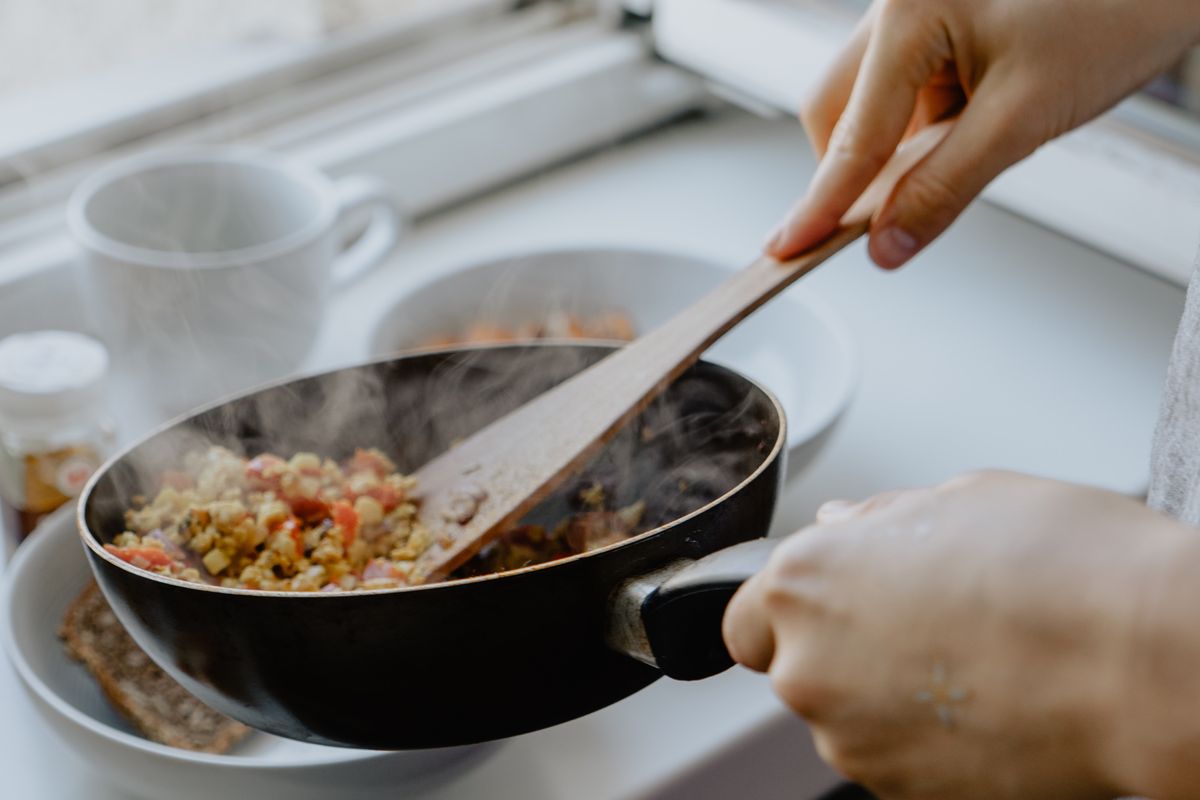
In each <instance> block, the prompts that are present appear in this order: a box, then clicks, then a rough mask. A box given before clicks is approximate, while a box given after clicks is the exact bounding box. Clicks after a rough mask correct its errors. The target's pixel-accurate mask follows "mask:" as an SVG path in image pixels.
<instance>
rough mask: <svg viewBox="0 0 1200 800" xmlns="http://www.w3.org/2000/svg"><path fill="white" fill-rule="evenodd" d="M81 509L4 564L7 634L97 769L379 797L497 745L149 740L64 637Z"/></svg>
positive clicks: (155, 779)
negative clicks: (381, 747) (201, 746)
mask: <svg viewBox="0 0 1200 800" xmlns="http://www.w3.org/2000/svg"><path fill="white" fill-rule="evenodd" d="M73 510H74V509H71V508H68V509H65V510H63V511H60V512H58V513H57V514H55V515H54V516H52V517H50V518H48V519H47V520H46V521H45V522H43V523H42V525H41V526H40V527H39V528H38V529H37V530H36V531H35V532H34V533H33V534H32V535H31V536H30V537H29V539H28V540H27V541H26V542H25V543H24V544H23V545H21V547H19V548H18V549H17V553H16V556H15V557H14V559H13V561H12V562H11V563H10V564H9V566H8V569H7V579H6V581H5V584H6V585H5V587H4V605H3V613H2V615H0V638H2V640H3V644H4V649H5V650H6V651H7V653H8V656H9V658H10V659H11V660H12V663H13V665H14V667H15V668H16V671H17V674H18V675H19V676H20V678H21V682H22V684H23V685H24V687H25V689H26V691H27V692H28V694H29V696H30V697H31V698H32V699H33V704H34V706H35V707H36V708H37V710H38V712H39V713H40V714H41V716H42V718H43V719H44V720H45V721H46V722H47V723H48V724H49V726H50V728H51V729H52V730H53V731H54V733H55V734H57V735H58V737H59V738H60V739H61V740H62V741H63V742H64V743H65V744H66V745H67V746H69V747H70V748H71V749H73V750H74V751H75V752H76V753H78V754H79V756H80V757H81V758H83V759H84V760H85V761H87V762H88V763H89V764H90V765H91V766H92V767H93V768H94V769H95V770H96V772H97V773H99V774H100V775H101V776H102V777H103V778H105V779H106V780H108V781H109V782H110V783H113V784H115V785H116V786H118V787H119V788H121V789H124V790H125V791H127V792H130V793H132V794H135V795H139V796H142V797H152V798H164V797H169V798H172V800H191V798H196V800H201V799H203V800H213V798H221V797H250V796H257V797H263V798H275V797H286V798H288V799H289V800H307V799H308V798H314V799H315V798H330V797H337V798H339V800H340V799H341V798H364V800H365V798H380V797H395V796H397V792H398V791H401V790H404V789H407V790H409V791H413V790H416V789H418V788H419V787H424V786H428V785H430V784H433V783H437V782H440V781H441V780H443V779H445V778H448V777H451V776H452V775H454V774H457V772H458V771H459V770H460V769H465V768H467V766H468V763H474V761H475V760H476V759H478V758H481V757H482V756H484V755H485V754H486V753H488V752H490V751H491V749H492V748H491V747H486V746H485V747H460V748H446V749H443V750H420V751H408V752H376V751H368V750H350V749H341V748H336V747H322V746H320V745H314V744H307V743H304V742H294V741H290V740H288V739H281V738H279V737H276V736H271V735H270V734H266V733H261V732H258V731H254V732H252V733H251V734H250V735H249V736H248V737H247V738H246V739H245V740H244V741H243V742H242V743H241V744H239V745H238V747H237V748H235V750H234V751H233V752H231V753H229V754H226V755H208V754H204V753H193V752H190V751H187V750H180V749H177V748H173V747H167V746H165V745H160V744H156V743H154V742H151V741H149V740H147V739H144V738H142V737H141V736H139V735H138V734H137V733H135V732H134V731H133V729H132V728H131V727H130V726H129V725H128V724H127V723H126V722H125V721H124V720H123V719H122V718H121V717H120V716H119V715H118V714H117V713H116V711H115V710H113V708H112V706H111V705H109V703H108V701H107V700H106V699H105V697H104V695H103V694H102V693H101V691H100V688H99V686H98V685H97V684H96V681H95V680H94V679H93V678H92V677H91V675H90V673H88V672H87V671H86V670H85V669H84V668H83V667H82V666H80V665H79V664H77V663H76V662H75V661H74V660H72V659H71V658H70V657H69V656H68V655H67V654H66V652H65V650H64V649H63V644H62V642H61V641H60V640H59V638H58V636H57V630H58V624H59V621H60V620H61V619H62V616H63V614H64V613H65V611H66V608H67V605H68V604H69V603H70V602H71V600H73V599H74V598H75V596H76V595H78V594H79V592H80V591H81V590H82V589H83V587H84V586H85V585H86V584H87V582H88V581H89V580H91V577H92V576H91V572H90V570H89V569H88V565H87V561H86V559H85V557H84V554H83V549H82V547H81V546H80V544H79V537H78V535H77V534H76V532H75V524H74V517H73V515H72V512H73Z"/></svg>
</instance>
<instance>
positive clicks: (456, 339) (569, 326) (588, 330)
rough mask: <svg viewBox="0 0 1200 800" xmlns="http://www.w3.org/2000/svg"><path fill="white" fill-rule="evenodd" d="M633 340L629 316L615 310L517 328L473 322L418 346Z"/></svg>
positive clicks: (562, 316) (557, 316)
mask: <svg viewBox="0 0 1200 800" xmlns="http://www.w3.org/2000/svg"><path fill="white" fill-rule="evenodd" d="M635 338H637V331H636V330H635V328H634V325H633V322H632V321H631V320H630V319H629V317H628V316H626V315H625V314H623V313H621V312H619V311H613V312H609V313H607V314H595V315H592V316H589V317H582V316H578V315H575V314H565V313H555V314H548V315H547V316H546V317H545V318H544V319H541V320H531V321H529V322H524V323H521V324H518V325H500V324H497V323H494V322H475V323H473V324H471V325H468V326H467V327H466V328H465V329H463V330H461V331H455V332H453V333H447V334H442V335H438V336H431V337H429V338H428V339H425V340H424V341H423V342H421V344H422V346H424V347H449V346H451V345H456V344H485V343H489V342H518V341H529V340H533V339H611V340H616V341H621V342H630V341H633V340H634V339H635Z"/></svg>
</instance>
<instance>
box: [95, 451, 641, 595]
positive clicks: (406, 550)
mask: <svg viewBox="0 0 1200 800" xmlns="http://www.w3.org/2000/svg"><path fill="white" fill-rule="evenodd" d="M160 480H161V484H162V486H161V488H160V489H159V491H158V493H157V494H156V495H155V496H154V498H153V499H152V500H150V501H149V502H143V503H141V504H139V505H138V506H137V507H135V508H132V509H129V510H128V511H126V513H125V524H126V528H127V530H125V531H124V532H123V533H121V534H119V535H118V536H117V537H116V538H115V539H114V540H113V542H112V543H111V544H106V545H105V549H106V550H108V551H109V552H110V553H112V554H113V555H115V556H116V557H118V558H120V559H123V560H124V561H127V562H129V563H130V564H132V565H134V566H135V567H139V568H141V569H145V570H148V571H150V572H155V573H158V574H160V575H168V576H171V577H175V578H180V579H182V580H186V581H193V582H206V583H215V584H219V585H221V586H225V587H231V588H244V589H263V590H271V591H353V590H363V589H365V590H369V589H387V588H394V587H398V586H406V585H408V584H409V575H410V573H411V571H412V566H413V562H414V561H415V560H416V558H417V557H418V556H420V555H421V553H422V552H424V550H425V548H426V547H428V546H429V544H430V543H431V541H432V535H433V532H431V531H429V530H426V529H425V527H424V526H423V525H422V524H421V523H420V522H419V521H418V520H417V506H416V503H415V501H414V500H413V497H414V492H415V489H416V486H415V481H414V480H413V479H412V478H411V477H408V476H405V475H402V474H400V473H398V472H397V471H396V466H395V464H393V463H392V461H391V460H390V459H388V457H387V456H385V455H384V454H383V453H381V452H380V451H378V450H374V449H372V450H358V451H356V452H355V454H354V455H353V456H352V457H351V458H350V459H348V460H347V461H345V462H344V463H341V464H339V463H337V462H335V461H333V460H331V459H321V458H320V457H318V456H317V455H315V454H312V453H297V454H296V455H294V456H292V457H291V458H290V459H286V460H285V459H283V458H281V457H279V456H276V455H272V454H269V453H264V454H261V455H258V456H255V457H253V458H249V459H247V458H243V457H241V456H238V455H236V454H234V453H233V452H231V451H229V450H227V449H225V448H223V447H212V448H209V449H208V450H206V451H202V452H194V453H191V454H189V455H188V456H187V457H186V458H185V459H184V469H183V470H182V471H168V472H165V473H163V474H162V476H161V478H160ZM576 495H577V496H576V497H575V498H574V499H573V504H574V506H575V508H576V509H577V513H574V514H571V515H569V516H567V517H566V518H565V519H563V520H562V521H561V522H559V523H558V524H557V525H555V526H553V527H551V528H549V529H547V528H546V527H544V526H541V525H534V524H530V525H522V526H520V527H518V528H515V529H514V530H512V531H510V532H508V533H506V534H504V535H502V536H501V537H500V538H499V539H498V540H497V541H495V542H492V543H491V544H490V545H488V546H487V547H486V548H484V550H483V551H482V552H481V553H480V554H479V555H478V556H477V557H476V558H475V559H474V560H473V561H472V562H470V563H469V564H467V565H466V566H465V567H464V568H463V570H462V571H461V572H460V573H459V574H460V575H478V574H483V573H488V572H499V571H503V570H507V569H515V568H517V567H521V566H525V565H528V564H535V563H541V562H544V561H549V560H552V559H556V558H562V557H564V556H568V555H572V554H575V553H581V552H586V551H588V550H594V549H596V548H598V547H603V546H605V545H607V544H611V543H613V542H616V541H620V540H622V539H625V538H628V537H629V536H631V535H633V534H634V533H636V532H638V526H639V523H640V522H641V519H642V516H643V512H644V510H645V504H644V503H642V502H636V503H633V504H632V505H629V506H627V507H625V508H621V509H615V510H610V509H608V508H607V497H606V493H605V491H604V489H603V486H601V485H600V484H585V485H583V486H581V487H580V488H579V489H578V491H577V493H576Z"/></svg>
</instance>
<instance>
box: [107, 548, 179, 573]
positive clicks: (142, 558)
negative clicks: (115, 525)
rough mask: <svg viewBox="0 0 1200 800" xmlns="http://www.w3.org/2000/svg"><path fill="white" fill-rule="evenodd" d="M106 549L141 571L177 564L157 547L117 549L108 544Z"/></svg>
mask: <svg viewBox="0 0 1200 800" xmlns="http://www.w3.org/2000/svg"><path fill="white" fill-rule="evenodd" d="M104 549H105V550H107V551H108V552H110V553H112V554H113V555H114V556H116V557H117V558H119V559H121V560H122V561H128V562H129V563H130V564H132V565H133V566H135V567H138V568H140V569H152V568H154V567H169V566H171V565H172V564H174V563H175V561H174V559H172V558H171V556H169V555H168V554H167V553H166V552H164V551H163V550H159V549H158V548H157V547H143V546H138V545H130V546H128V547H117V546H116V545H111V544H106V545H104Z"/></svg>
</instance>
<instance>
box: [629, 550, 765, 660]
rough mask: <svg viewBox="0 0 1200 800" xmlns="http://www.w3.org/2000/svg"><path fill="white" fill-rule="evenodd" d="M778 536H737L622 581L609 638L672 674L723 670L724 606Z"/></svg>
mask: <svg viewBox="0 0 1200 800" xmlns="http://www.w3.org/2000/svg"><path fill="white" fill-rule="evenodd" d="M780 541H781V540H779V539H756V540H754V541H751V542H743V543H742V544H738V545H734V546H733V547H727V548H725V549H724V550H718V551H717V552H715V553H712V554H711V555H707V556H705V557H704V558H702V559H700V560H699V561H681V562H677V563H675V564H672V565H670V566H668V567H666V568H665V569H662V570H659V571H658V572H655V573H652V574H650V575H645V576H643V577H641V578H638V579H635V580H633V581H630V582H628V583H627V584H625V585H624V586H622V587H621V589H619V590H618V594H617V597H616V600H615V602H614V609H613V616H614V624H613V626H612V627H610V631H609V637H608V640H609V643H610V644H611V645H612V646H613V647H615V648H616V649H618V650H622V651H624V652H626V653H628V654H629V655H632V656H634V657H635V658H638V659H639V660H641V661H645V662H646V663H648V664H651V665H652V666H655V667H657V668H658V669H659V670H661V671H662V672H663V674H665V675H668V676H670V677H672V678H675V679H676V680H684V681H694V680H699V679H700V678H707V677H709V676H710V675H716V674H717V673H719V672H724V671H725V670H726V669H728V668H729V667H731V666H733V659H732V658H731V657H730V655H729V651H728V650H727V649H726V648H725V641H724V639H722V637H721V619H722V618H723V617H724V616H725V607H726V606H727V605H729V600H730V598H732V597H733V593H734V592H736V591H737V590H738V587H740V586H741V585H742V584H743V583H745V582H746V580H747V579H748V578H750V576H751V575H753V574H755V573H756V572H758V571H759V570H761V569H762V568H763V567H764V566H765V565H766V563H767V559H768V558H769V557H770V555H771V553H772V551H774V549H775V547H776V546H777V545H778V544H779V542H780Z"/></svg>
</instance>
